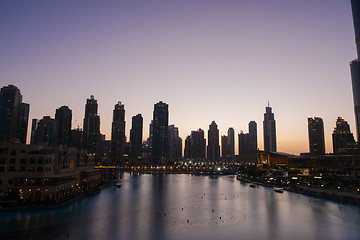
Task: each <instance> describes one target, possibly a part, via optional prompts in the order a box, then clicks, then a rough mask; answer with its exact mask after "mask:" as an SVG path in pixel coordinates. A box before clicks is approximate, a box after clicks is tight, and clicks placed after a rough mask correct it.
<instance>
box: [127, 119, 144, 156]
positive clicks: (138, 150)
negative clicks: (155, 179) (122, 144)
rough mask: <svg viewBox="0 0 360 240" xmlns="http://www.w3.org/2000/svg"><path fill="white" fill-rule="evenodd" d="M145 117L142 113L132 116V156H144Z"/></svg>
mask: <svg viewBox="0 0 360 240" xmlns="http://www.w3.org/2000/svg"><path fill="white" fill-rule="evenodd" d="M142 135H143V117H142V116H141V114H138V115H136V116H133V117H132V121H131V130H130V143H131V145H130V158H131V159H141V158H142V139H143V136H142Z"/></svg>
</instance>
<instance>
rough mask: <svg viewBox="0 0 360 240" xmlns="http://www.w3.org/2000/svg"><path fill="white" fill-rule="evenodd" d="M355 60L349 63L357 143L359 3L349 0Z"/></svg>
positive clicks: (359, 112) (359, 122) (359, 129)
mask: <svg viewBox="0 0 360 240" xmlns="http://www.w3.org/2000/svg"><path fill="white" fill-rule="evenodd" d="M351 6H352V14H353V21H354V30H355V43H356V49H357V58H356V59H355V60H353V61H352V62H351V63H350V70H351V80H352V90H353V99H354V112H355V124H356V135H357V141H358V142H359V141H360V59H359V57H360V1H358V0H351Z"/></svg>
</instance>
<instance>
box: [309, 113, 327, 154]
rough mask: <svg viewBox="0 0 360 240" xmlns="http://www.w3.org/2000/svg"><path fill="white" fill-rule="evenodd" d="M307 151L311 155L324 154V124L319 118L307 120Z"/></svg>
mask: <svg viewBox="0 0 360 240" xmlns="http://www.w3.org/2000/svg"><path fill="white" fill-rule="evenodd" d="M308 130H309V149H310V154H311V155H324V154H325V137H324V123H323V120H322V119H321V118H319V117H314V118H308Z"/></svg>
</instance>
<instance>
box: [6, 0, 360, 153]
mask: <svg viewBox="0 0 360 240" xmlns="http://www.w3.org/2000/svg"><path fill="white" fill-rule="evenodd" d="M355 58H356V49H355V41H354V30H353V22H352V14H351V6H350V0H316V1H314V0H301V1H300V0H271V1H269V0H201V1H200V0H174V1H169V0H163V1H160V0H152V1H146V0H142V1H138V0H131V1H130V0H121V1H120V0H119V1H115V0H114V1H89V0H86V1H85V0H84V1H80V0H77V1H72V0H62V1H47V0H44V1H25V0H24V1H17V0H11V1H10V0H9V1H7V0H3V1H0V84H1V86H4V85H8V84H13V85H15V86H17V87H18V88H20V90H21V93H22V94H23V96H24V98H23V100H24V102H26V103H29V104H30V121H31V119H32V118H42V117H43V116H46V115H49V116H51V117H54V116H55V109H56V108H58V107H60V106H62V105H68V106H69V107H70V108H71V109H72V112H73V127H76V126H77V125H80V127H82V123H83V118H84V109H85V103H86V99H87V98H89V97H90V95H94V96H95V99H97V100H98V104H99V114H100V117H101V132H102V133H103V134H106V138H107V139H110V136H111V121H112V110H113V108H114V105H115V104H116V103H117V102H118V101H121V102H122V103H123V104H124V105H125V109H126V135H127V136H129V131H130V128H131V117H132V116H134V115H136V114H138V113H141V114H142V115H143V117H144V139H146V138H147V137H148V130H149V123H150V121H151V119H152V112H153V106H154V104H155V103H157V102H158V101H160V100H162V101H164V102H166V103H168V104H169V110H170V114H169V116H170V121H169V123H170V124H175V125H176V126H177V127H179V131H180V136H181V137H182V138H183V140H184V139H185V138H186V136H187V135H189V134H190V132H191V130H196V129H198V128H202V129H203V130H205V137H206V138H207V130H208V128H209V124H210V123H211V121H213V120H215V121H216V123H217V124H218V127H219V130H220V135H225V134H226V133H227V129H228V128H229V127H233V128H234V129H235V133H236V140H235V143H236V149H237V144H238V141H237V140H238V139H237V134H238V133H239V132H240V131H241V130H243V131H244V132H248V122H249V121H251V120H254V121H256V122H257V124H258V143H259V148H260V149H263V128H262V125H263V118H264V117H263V114H264V112H265V106H266V105H267V102H268V101H270V106H271V107H272V108H273V112H274V113H275V119H276V127H277V145H278V151H281V152H287V153H294V154H298V153H300V152H308V151H309V147H308V133H307V118H308V117H313V116H318V117H321V118H323V120H324V124H325V142H326V152H332V140H331V134H332V131H333V129H334V127H335V123H336V119H337V117H338V116H342V117H343V118H344V119H345V120H347V121H348V122H349V124H350V126H351V131H352V132H354V133H355V125H354V113H353V98H352V89H351V78H350V68H349V62H350V61H351V60H353V59H355ZM30 121H29V123H30ZM29 131H30V124H29ZM236 153H237V150H236Z"/></svg>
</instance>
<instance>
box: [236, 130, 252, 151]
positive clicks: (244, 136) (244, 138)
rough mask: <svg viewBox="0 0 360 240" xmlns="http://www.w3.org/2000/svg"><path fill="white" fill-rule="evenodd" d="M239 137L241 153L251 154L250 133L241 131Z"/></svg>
mask: <svg viewBox="0 0 360 240" xmlns="http://www.w3.org/2000/svg"><path fill="white" fill-rule="evenodd" d="M238 137H239V155H248V154H250V147H249V133H244V132H243V131H241V132H240V134H239V135H238Z"/></svg>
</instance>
